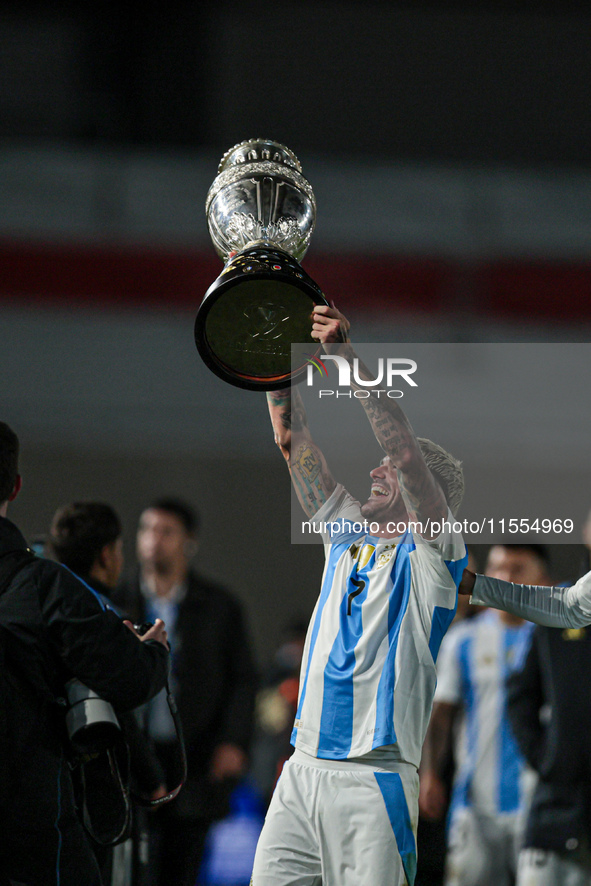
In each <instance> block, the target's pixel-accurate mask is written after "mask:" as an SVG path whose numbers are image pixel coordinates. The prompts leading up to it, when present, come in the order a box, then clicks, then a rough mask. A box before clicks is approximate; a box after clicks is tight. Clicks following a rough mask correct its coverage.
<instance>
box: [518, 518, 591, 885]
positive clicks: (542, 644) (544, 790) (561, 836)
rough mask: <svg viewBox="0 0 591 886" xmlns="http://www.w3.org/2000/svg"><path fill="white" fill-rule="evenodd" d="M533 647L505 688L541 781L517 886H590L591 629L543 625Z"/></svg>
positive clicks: (590, 536) (590, 538)
mask: <svg viewBox="0 0 591 886" xmlns="http://www.w3.org/2000/svg"><path fill="white" fill-rule="evenodd" d="M590 518H591V514H590V515H589V516H588V517H587V520H586V523H585V525H584V526H583V542H584V544H585V547H586V551H585V556H584V559H583V562H582V564H581V566H582V569H583V570H584V571H587V570H588V569H589V551H590V549H591V519H590ZM529 640H530V643H529V647H528V649H526V650H524V652H523V655H521V656H520V661H519V665H518V667H516V668H515V669H514V671H513V672H512V674H511V676H510V678H509V682H508V686H507V697H508V700H507V704H508V713H509V719H510V722H511V726H512V727H513V732H514V734H515V738H516V740H517V743H518V745H519V747H520V749H521V752H522V754H523V756H524V757H525V759H526V760H527V761H528V763H529V765H530V766H531V767H532V768H533V769H534V770H535V771H536V772H537V773H538V776H539V779H538V783H537V785H536V787H535V790H534V792H533V796H532V801H531V805H530V809H529V814H528V817H527V823H526V829H525V840H524V846H523V848H522V850H521V852H520V855H519V866H518V871H517V886H591V843H590V837H589V834H590V832H591V738H590V736H591V707H590V705H589V698H590V696H591V677H590V675H591V630H589V628H588V627H575V628H567V629H566V630H564V629H560V628H556V627H546V626H541V625H540V626H538V627H536V628H535V630H534V631H532V633H531V634H530V637H529Z"/></svg>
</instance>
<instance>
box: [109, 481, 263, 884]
mask: <svg viewBox="0 0 591 886" xmlns="http://www.w3.org/2000/svg"><path fill="white" fill-rule="evenodd" d="M198 528H199V526H198V518H197V515H196V512H195V511H194V509H193V508H191V507H190V506H189V505H188V504H187V503H185V502H184V501H181V500H178V499H175V498H160V499H158V500H156V501H154V502H153V503H152V504H150V505H149V506H148V507H147V508H146V509H145V510H144V511H143V513H142V514H141V516H140V520H139V526H138V530H137V557H138V563H139V569H138V571H137V573H136V575H135V576H134V577H133V578H131V579H129V580H127V581H125V582H124V583H123V584H122V585H121V586H120V587H119V589H118V591H117V594H116V595H115V600H116V602H117V603H118V604H119V605H120V606H121V608H122V609H123V610H124V611H125V612H126V613H128V614H129V615H130V616H131V618H132V620H133V621H135V622H137V623H140V622H146V621H147V622H153V621H154V619H155V618H162V615H163V614H164V613H166V616H167V618H168V619H169V624H168V625H167V627H168V629H169V638H170V644H171V649H172V656H171V657H172V676H171V689H172V691H173V693H174V695H175V697H176V700H177V704H178V709H179V714H180V719H181V723H182V728H183V733H184V740H185V745H186V752H187V763H188V778H187V782H186V784H185V786H184V788H183V790H182V791H181V792H180V794H179V796H178V797H177V798H176V799H175V800H173V801H172V802H171V803H170V804H168V805H167V806H166V807H164V808H162V809H159V810H157V811H156V812H155V813H154V815H151V816H150V817H149V824H150V831H151V833H150V867H151V872H152V880H151V882H152V883H153V884H158V886H172V884H174V886H194V884H195V880H196V878H197V873H198V870H199V866H200V862H201V857H202V852H203V846H204V842H205V838H206V835H207V832H208V830H209V828H210V826H211V824H212V822H214V821H216V820H218V819H221V818H224V817H225V816H226V815H227V813H228V811H229V801H230V796H231V793H232V791H233V790H234V788H235V787H236V785H237V784H238V782H239V781H240V779H241V778H242V777H243V776H244V774H245V773H246V770H247V766H248V758H247V749H248V747H249V744H250V741H251V737H252V726H253V713H254V698H255V693H256V686H257V676H256V672H255V667H254V664H253V657H252V654H251V650H250V642H249V638H248V634H247V630H246V626H245V619H244V614H243V611H242V607H241V605H240V604H239V603H238V601H237V600H236V599H235V598H234V597H233V596H232V595H231V594H229V593H228V591H226V590H225V589H224V588H222V587H220V586H219V585H217V584H214V583H213V582H211V581H209V580H206V579H204V578H203V577H202V576H200V575H198V574H197V573H196V572H195V571H194V569H193V568H192V566H191V562H192V559H193V557H194V556H195V554H196V553H197V549H198ZM145 728H146V730H147V733H148V735H149V736H150V738H151V739H152V742H153V744H154V748H155V751H156V754H157V756H158V758H159V760H160V762H161V763H162V766H163V768H164V772H165V776H166V781H167V785H168V787H169V788H170V786H171V785H173V784H177V783H178V780H179V778H180V772H179V769H178V756H177V742H176V734H175V728H174V723H173V722H172V719H171V717H170V713H169V710H168V706H167V703H166V699H165V697H164V696H163V694H162V693H161V694H160V695H159V696H157V697H156V698H155V699H154V700H153V701H152V702H151V703H150V705H148V707H147V710H146V727H145Z"/></svg>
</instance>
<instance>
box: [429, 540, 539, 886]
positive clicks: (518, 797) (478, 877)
mask: <svg viewBox="0 0 591 886" xmlns="http://www.w3.org/2000/svg"><path fill="white" fill-rule="evenodd" d="M486 572H487V574H488V575H489V576H491V577H492V578H498V579H502V580H504V581H518V580H520V581H526V582H531V583H538V584H548V585H549V584H550V579H549V576H548V566H547V554H546V551H545V549H544V548H543V546H541V545H519V544H511V545H493V546H492V547H491V549H490V551H489V555H488V560H487V566H486ZM530 630H531V625H528V624H526V623H525V622H524V621H523V619H521V618H519V617H518V616H515V615H510V614H509V613H507V612H499V611H497V610H494V609H489V610H488V611H486V612H484V613H482V614H480V615H478V616H476V617H475V618H473V619H471V620H469V621H464V622H463V623H460V624H458V625H457V626H455V627H454V628H453V629H452V630H451V631H450V632H449V633H448V635H447V636H446V637H445V638H444V640H443V643H442V645H441V654H440V657H439V661H438V668H437V674H438V683H437V689H436V691H435V703H434V705H433V713H432V715H431V722H430V724H429V729H428V730H427V735H426V738H425V745H424V748H423V761H422V765H421V794H420V808H421V811H422V812H423V814H424V815H427V816H430V817H431V818H439V817H441V816H442V815H443V813H444V809H445V805H446V801H447V797H446V791H445V788H444V783H443V774H444V765H445V761H446V759H447V756H448V753H449V749H450V746H451V744H452V740H453V737H454V735H455V734H456V732H457V729H458V726H459V722H458V721H459V715H460V714H462V713H463V714H464V722H463V724H462V730H461V742H460V749H459V750H458V752H457V753H456V755H455V757H456V760H457V763H458V768H457V771H456V774H455V778H454V786H453V792H452V800H451V805H450V813H449V814H450V826H449V834H448V854H447V860H446V875H445V883H446V886H488V884H490V883H494V884H495V886H509V884H512V883H513V882H514V879H515V873H516V870H517V856H518V852H519V848H520V845H521V838H522V833H523V815H524V811H525V808H526V805H527V802H528V799H529V794H530V792H531V788H532V786H533V777H532V773H531V772H530V771H529V770H528V769H527V768H526V766H525V764H524V760H523V758H522V756H521V754H520V753H519V750H518V748H517V745H516V743H515V740H514V738H513V735H512V733H511V730H510V727H509V722H508V719H507V699H506V689H505V687H506V679H507V675H508V673H509V672H510V669H511V667H512V666H513V665H514V663H515V660H516V652H517V651H518V650H519V648H520V646H523V645H524V643H525V642H526V640H527V635H528V634H529V632H530Z"/></svg>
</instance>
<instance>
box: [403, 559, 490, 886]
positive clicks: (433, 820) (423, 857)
mask: <svg viewBox="0 0 591 886" xmlns="http://www.w3.org/2000/svg"><path fill="white" fill-rule="evenodd" d="M466 550H467V552H468V565H467V567H466V568H467V569H470V570H471V571H472V572H477V570H478V564H477V561H476V556H475V554H474V551H473V549H471V548H470V547H469V546H468V545H467V546H466ZM484 609H485V607H483V606H473V605H471V603H470V597H468V596H465V595H462V594H460V595H458V607H457V609H456V614H455V616H454V619H453V621H452V623H451V628H453V627H454V625H457V624H458V622H460V621H463V620H464V619H465V618H474V616H475V615H478V613H479V612H483V611H484ZM451 628H450V630H451ZM457 725H458V726H459V725H460V724H459V723H458V724H457ZM455 731H456V732H457V729H456V730H455ZM456 744H457V742H456V737H455V736H454V740H453V741H452V742H450V747H449V751H448V754H447V757H446V759H445V760H443V761H442V762H441V773H442V776H441V780H442V782H443V786H444V795H445V796H446V801H445V805H444V808H443V809H442V810H440V809H437V815H436V817H433V815H431V814H430V813H428V814H427V815H425V814H424V812H423V810H422V809H420V808H419V827H418V830H417V849H418V860H417V883H419V884H420V886H441V883H442V882H443V872H444V867H445V855H446V851H447V833H446V831H447V828H446V822H445V816H446V814H447V810H448V805H449V803H448V798H449V796H450V795H451V786H452V783H453V778H454V772H455V769H456V765H457V763H456V759H455V750H456ZM421 771H422V767H421V768H419V774H420V773H421Z"/></svg>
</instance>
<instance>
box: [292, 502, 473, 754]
mask: <svg viewBox="0 0 591 886" xmlns="http://www.w3.org/2000/svg"><path fill="white" fill-rule="evenodd" d="M449 520H450V521H451V522H452V523H453V517H452V515H451V512H450V513H449ZM314 522H315V523H316V524H319V523H320V524H327V523H331V522H332V523H336V522H340V526H339V527H338V528H335V527H334V526H333V529H332V530H331V531H330V534H329V533H326V532H325V533H323V535H324V540H325V554H326V565H325V569H324V575H323V579H322V588H321V592H320V597H319V598H318V601H317V603H316V607H315V609H314V613H313V615H312V619H311V621H310V626H309V628H308V634H307V637H306V644H305V647H304V655H303V661H302V672H301V682H300V697H299V701H298V710H297V714H296V720H295V726H294V730H293V734H292V744H294V745H295V746H296V747H297V748H299V749H300V750H302V751H305V752H306V753H308V754H311V755H312V756H315V757H321V758H324V759H329V760H343V759H347V758H349V757H359V756H362V755H364V754H368V753H369V752H370V751H373V750H374V749H376V748H380V747H383V746H384V745H396V746H397V753H398V754H399V756H400V758H401V759H402V760H405V761H407V762H410V763H413V764H414V765H415V766H418V765H419V762H420V757H421V747H422V744H423V740H424V737H425V730H426V728H427V725H428V722H429V715H430V713H431V705H432V700H433V693H434V691H435V682H436V672H435V660H436V658H437V653H438V651H439V646H440V643H441V640H442V637H443V635H444V634H445V632H446V630H447V628H448V627H449V625H450V623H451V621H452V619H453V616H454V613H455V610H456V605H457V586H458V584H459V582H460V580H461V577H462V572H463V570H464V566H465V565H466V561H467V557H466V549H465V545H464V542H463V540H462V537H461V535H460V534H459V533H455V534H454V533H453V532H447V533H445V534H444V535H442V536H440V537H439V538H438V539H436V540H435V541H432V542H426V541H424V540H423V539H422V538H420V537H419V536H414V535H413V534H412V532H410V531H408V532H406V533H405V535H403V536H400V537H398V538H390V539H388V538H378V537H375V536H371V535H368V534H367V533H364V532H363V531H362V532H361V533H360V532H359V531H357V532H355V529H357V530H359V528H360V527H359V526H357V527H354V526H353V525H352V524H353V523H355V522H357V523H358V524H359V523H363V517H362V516H361V510H360V505H359V502H357V501H355V500H354V499H353V498H352V497H351V496H350V495H349V493H348V492H346V490H345V489H343V487H342V486H337V488H336V489H335V491H334V492H333V494H332V495H331V497H330V498H329V500H328V501H327V502H326V503H325V504H324V506H323V507H322V508H321V509H320V510H319V511H318V512H317V514H316V516H315V517H314Z"/></svg>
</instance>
